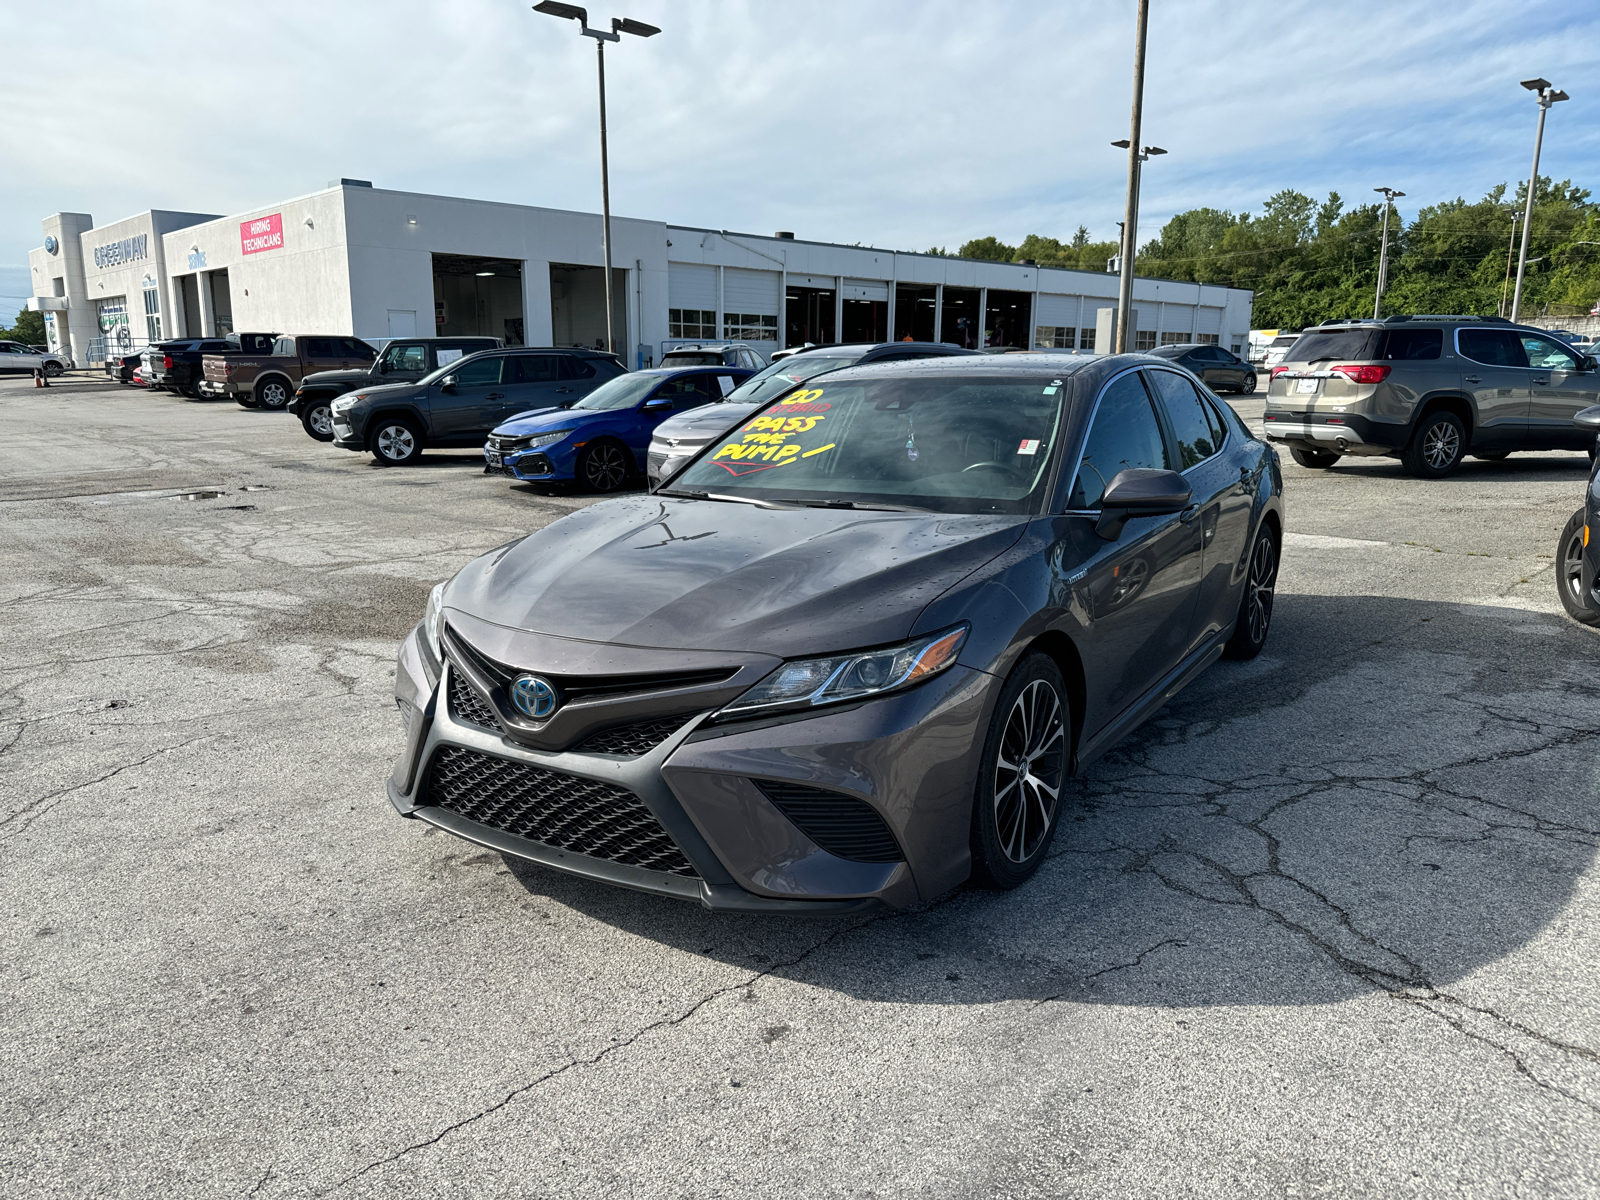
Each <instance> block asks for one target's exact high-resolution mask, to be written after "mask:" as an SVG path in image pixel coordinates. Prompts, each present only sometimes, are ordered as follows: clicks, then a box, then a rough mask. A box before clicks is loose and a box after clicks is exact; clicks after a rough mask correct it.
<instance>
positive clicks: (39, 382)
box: [33, 367, 44, 388]
mask: <svg viewBox="0 0 1600 1200" xmlns="http://www.w3.org/2000/svg"><path fill="white" fill-rule="evenodd" d="M33 386H34V387H36V388H41V387H43V386H44V370H43V368H41V367H35V368H34V369H33Z"/></svg>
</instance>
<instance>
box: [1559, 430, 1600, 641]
mask: <svg viewBox="0 0 1600 1200" xmlns="http://www.w3.org/2000/svg"><path fill="white" fill-rule="evenodd" d="M1572 423H1573V425H1574V426H1575V427H1576V428H1577V429H1578V431H1579V432H1580V433H1581V434H1583V435H1584V436H1586V437H1587V438H1588V439H1589V442H1590V445H1591V450H1590V455H1591V457H1592V456H1593V454H1594V450H1593V447H1594V446H1596V445H1600V406H1597V407H1595V408H1586V409H1583V410H1582V411H1581V412H1579V413H1578V414H1577V415H1576V416H1574V417H1573V418H1572ZM1556 594H1557V595H1558V596H1560V597H1561V607H1563V608H1564V609H1566V610H1567V615H1568V616H1570V617H1571V618H1572V619H1573V620H1575V621H1581V622H1583V623H1584V624H1585V625H1600V462H1596V463H1595V465H1594V467H1593V468H1592V469H1591V470H1590V471H1589V490H1588V494H1587V496H1586V498H1585V500H1584V506H1583V507H1582V508H1580V509H1579V510H1578V511H1577V512H1575V513H1573V514H1572V517H1571V519H1570V520H1568V521H1567V525H1566V528H1565V529H1563V530H1562V531H1561V537H1560V539H1559V540H1558V541H1557V542H1556Z"/></svg>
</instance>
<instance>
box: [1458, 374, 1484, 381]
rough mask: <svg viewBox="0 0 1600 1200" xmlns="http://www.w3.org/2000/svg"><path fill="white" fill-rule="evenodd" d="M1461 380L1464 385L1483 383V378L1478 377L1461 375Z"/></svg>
mask: <svg viewBox="0 0 1600 1200" xmlns="http://www.w3.org/2000/svg"><path fill="white" fill-rule="evenodd" d="M1461 378H1462V380H1463V381H1464V382H1466V383H1482V382H1483V378H1482V377H1481V376H1478V375H1463V376H1462V377H1461Z"/></svg>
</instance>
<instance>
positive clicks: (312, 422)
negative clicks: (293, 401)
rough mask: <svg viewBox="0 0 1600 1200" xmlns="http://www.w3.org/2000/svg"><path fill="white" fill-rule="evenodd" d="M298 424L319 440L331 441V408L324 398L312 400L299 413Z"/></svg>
mask: <svg viewBox="0 0 1600 1200" xmlns="http://www.w3.org/2000/svg"><path fill="white" fill-rule="evenodd" d="M300 424H301V425H303V426H304V427H305V431H306V432H307V433H308V434H310V435H311V436H312V437H314V438H316V439H317V441H319V442H331V441H333V408H332V407H331V406H330V404H329V402H328V401H326V400H313V401H311V402H310V405H309V407H307V408H305V409H304V410H302V411H301V413H300Z"/></svg>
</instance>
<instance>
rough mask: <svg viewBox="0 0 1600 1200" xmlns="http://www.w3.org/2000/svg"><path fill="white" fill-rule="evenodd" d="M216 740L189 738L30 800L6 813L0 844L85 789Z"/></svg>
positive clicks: (1, 819) (0, 819) (203, 736)
mask: <svg viewBox="0 0 1600 1200" xmlns="http://www.w3.org/2000/svg"><path fill="white" fill-rule="evenodd" d="M215 736H217V735H216V734H211V733H205V734H200V735H199V736H197V737H192V738H186V739H184V740H183V741H181V742H178V743H177V744H176V745H172V746H163V747H162V748H161V749H159V750H152V751H151V752H150V753H149V754H146V755H145V756H144V757H143V758H136V759H134V760H133V761H132V762H129V763H123V764H122V765H121V766H120V767H114V768H112V769H111V770H110V771H107V772H106V773H105V774H104V775H99V776H96V777H95V778H94V779H88V780H85V781H84V782H82V783H75V784H73V785H71V786H70V787H64V788H57V789H56V790H55V791H53V792H46V793H45V794H44V795H42V796H36V797H34V798H33V799H32V800H29V801H28V802H27V803H26V804H24V805H22V807H20V808H18V809H16V810H15V811H13V812H10V813H7V814H6V815H5V816H4V817H0V844H3V843H4V842H7V841H10V840H11V839H12V838H14V837H17V836H19V835H20V834H23V833H26V832H27V831H28V830H29V829H31V828H32V827H33V825H34V822H36V821H38V819H39V818H40V817H42V816H44V815H45V814H47V813H49V812H51V811H53V810H54V809H55V808H56V807H58V806H59V805H60V803H61V801H63V800H65V799H66V798H67V797H68V796H70V795H72V794H73V793H74V792H81V791H83V790H84V789H85V788H91V787H94V786H95V785H96V784H100V783H104V782H105V781H106V780H108V779H115V778H116V777H117V776H118V775H121V774H122V773H123V772H124V771H131V770H133V768H134V767H142V766H143V765H144V764H145V763H147V762H150V761H152V760H154V759H157V758H160V757H161V756H162V755H163V754H171V753H172V752H173V751H174V750H181V749H183V748H184V747H185V746H192V745H194V744H195V743H196V742H203V741H206V740H207V739H208V738H212V737H215Z"/></svg>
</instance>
